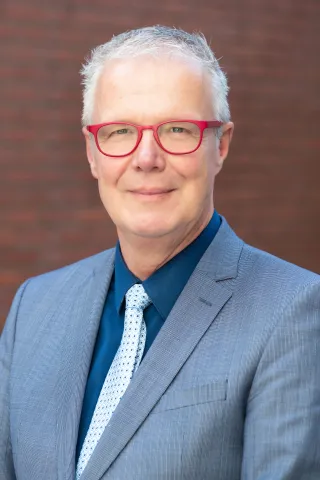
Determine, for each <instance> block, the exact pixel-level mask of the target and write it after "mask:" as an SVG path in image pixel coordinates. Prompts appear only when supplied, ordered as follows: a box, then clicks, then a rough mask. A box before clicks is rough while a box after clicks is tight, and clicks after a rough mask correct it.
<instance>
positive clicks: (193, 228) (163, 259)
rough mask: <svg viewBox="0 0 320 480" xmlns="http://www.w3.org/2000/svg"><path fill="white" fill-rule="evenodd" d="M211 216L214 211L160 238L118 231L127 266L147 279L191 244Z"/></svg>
mask: <svg viewBox="0 0 320 480" xmlns="http://www.w3.org/2000/svg"><path fill="white" fill-rule="evenodd" d="M211 216H212V212H210V215H207V216H206V217H205V218H204V219H201V220H199V221H198V222H197V223H196V224H193V225H186V226H184V228H181V230H180V231H179V232H175V235H173V234H171V235H165V236H163V237H160V238H145V237H138V236H135V235H129V236H128V235H124V234H123V233H122V232H120V231H118V237H119V243H120V246H121V253H122V256H123V259H124V261H125V262H126V265H127V267H128V268H129V270H130V271H131V272H132V273H133V274H134V275H135V276H136V277H138V278H139V279H140V280H142V281H143V280H145V279H146V278H148V277H149V276H150V275H152V273H154V272H155V271H156V270H158V269H159V268H161V267H162V266H163V265H164V264H165V263H167V262H168V261H169V260H171V258H173V257H174V256H176V255H177V254H178V253H179V252H181V251H182V250H183V249H184V248H186V247H187V246H188V245H190V243H192V242H193V241H194V240H195V239H196V238H197V237H198V236H199V235H200V233H201V232H202V231H203V230H204V229H205V227H206V226H207V225H208V223H209V221H210V219H211Z"/></svg>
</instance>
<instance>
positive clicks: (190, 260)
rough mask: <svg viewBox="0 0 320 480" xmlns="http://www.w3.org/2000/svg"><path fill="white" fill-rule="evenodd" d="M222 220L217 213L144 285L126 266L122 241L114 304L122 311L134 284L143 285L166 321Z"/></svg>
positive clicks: (118, 246) (116, 257)
mask: <svg viewBox="0 0 320 480" xmlns="http://www.w3.org/2000/svg"><path fill="white" fill-rule="evenodd" d="M220 223H221V218H220V216H219V214H218V213H217V212H216V211H215V212H214V214H213V216H212V217H211V220H210V222H209V223H208V225H207V226H206V228H205V229H204V230H203V231H202V232H201V233H200V235H199V236H198V237H197V238H196V239H195V240H194V241H193V242H192V243H190V245H188V246H187V247H186V248H185V249H183V250H182V251H181V252H179V253H178V254H177V255H176V256H174V257H173V258H172V259H171V260H169V261H168V262H167V263H165V264H164V265H163V266H162V267H161V268H159V269H158V270H156V271H155V272H154V273H153V274H152V275H150V277H148V278H147V279H146V280H144V281H143V282H141V280H140V279H139V278H138V277H136V276H135V275H134V274H133V273H132V272H131V271H130V270H129V269H128V267H127V265H126V263H125V261H124V259H123V257H122V254H121V249H120V244H119V242H118V243H117V247H116V255H115V302H116V309H117V312H118V313H119V312H120V309H121V305H122V302H123V300H124V297H125V294H126V293H127V291H128V290H129V288H131V287H132V286H133V285H134V284H135V283H142V284H143V286H144V288H145V291H146V292H147V294H148V295H149V297H150V299H151V301H152V303H153V305H154V306H155V308H156V309H157V311H158V312H159V314H160V315H161V317H162V319H163V320H165V319H166V318H167V316H168V315H169V313H170V311H171V309H172V307H173V305H174V304H175V302H176V301H177V299H178V297H179V295H180V293H181V292H182V290H183V289H184V287H185V285H186V283H187V281H188V280H189V277H190V276H191V274H192V272H193V270H194V269H195V267H196V266H197V264H198V263H199V261H200V258H201V257H202V255H203V254H204V252H205V251H206V250H207V248H208V247H209V245H210V243H211V242H212V240H213V238H214V237H215V235H216V233H217V231H218V230H219V227H220Z"/></svg>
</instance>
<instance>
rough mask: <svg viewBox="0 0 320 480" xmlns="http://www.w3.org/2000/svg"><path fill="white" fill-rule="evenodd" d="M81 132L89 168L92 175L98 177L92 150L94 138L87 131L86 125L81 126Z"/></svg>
mask: <svg viewBox="0 0 320 480" xmlns="http://www.w3.org/2000/svg"><path fill="white" fill-rule="evenodd" d="M82 133H83V136H84V138H85V142H86V152H87V159H88V162H89V165H90V170H91V173H92V176H93V177H94V178H98V169H97V162H96V159H95V155H94V153H95V152H94V150H95V143H94V139H93V137H92V136H91V134H90V132H88V130H87V128H86V127H83V128H82Z"/></svg>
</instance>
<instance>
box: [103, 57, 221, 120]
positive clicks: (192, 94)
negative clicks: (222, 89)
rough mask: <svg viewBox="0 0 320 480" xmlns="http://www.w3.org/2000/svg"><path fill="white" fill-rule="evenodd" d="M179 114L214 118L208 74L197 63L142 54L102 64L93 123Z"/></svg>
mask: <svg viewBox="0 0 320 480" xmlns="http://www.w3.org/2000/svg"><path fill="white" fill-rule="evenodd" d="M179 115H180V116H181V115H182V116H183V118H187V117H188V115H192V117H191V119H195V120H196V119H205V120H210V119H213V118H214V109H213V98H212V88H211V83H210V75H209V73H208V72H207V71H206V70H204V69H203V67H202V66H201V65H200V63H199V62H197V61H196V60H193V59H186V58H184V57H181V56H180V57H177V56H174V57H172V56H170V57H169V56H163V57H151V56H143V57H136V58H133V59H114V60H111V61H109V62H108V63H107V64H106V66H105V68H104V70H103V72H102V74H101V77H100V79H99V81H98V84H97V90H96V97H95V108H94V121H95V123H99V122H102V121H113V120H118V121H120V120H121V118H122V120H123V121H129V120H131V121H135V122H138V121H142V120H143V121H144V123H145V122H146V121H147V122H151V123H153V122H157V121H162V120H166V119H168V118H179ZM120 117H121V118H120ZM139 119H141V120H139Z"/></svg>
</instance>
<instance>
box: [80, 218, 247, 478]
mask: <svg viewBox="0 0 320 480" xmlns="http://www.w3.org/2000/svg"><path fill="white" fill-rule="evenodd" d="M242 245H243V242H241V241H240V240H239V239H238V238H237V237H236V236H235V235H234V234H233V232H232V231H231V229H230V228H229V227H228V226H227V224H226V222H225V221H224V224H223V225H222V226H221V227H220V230H219V232H218V234H217V236H216V237H215V240H214V241H213V243H212V244H211V246H210V247H209V249H208V250H207V252H206V253H205V255H204V256H203V257H202V259H201V261H200V262H199V264H198V266H197V268H196V269H195V271H194V273H193V275H192V276H191V278H190V280H189V282H188V283H187V285H186V287H185V288H184V290H183V292H182V294H181V295H180V297H179V299H178V300H177V302H176V304H175V306H174V307H173V309H172V311H171V313H170V315H169V317H168V318H167V320H166V322H165V323H164V325H163V327H162V329H161V330H160V332H159V334H158V336H157V337H156V339H155V341H154V343H153V345H152V347H151V348H150V350H149V351H148V353H147V355H146V357H145V359H144V360H143V362H142V364H141V366H140V367H139V369H138V371H137V373H136V375H135V377H134V379H133V380H132V382H131V383H130V385H129V387H128V389H127V391H126V393H125V395H124V396H123V398H122V399H121V402H120V404H119V406H118V408H117V409H116V411H115V413H114V414H113V416H112V418H111V420H110V422H109V424H108V426H107V427H106V429H105V431H104V433H103V435H102V437H101V439H100V441H99V443H98V445H97V447H96V449H95V450H94V452H93V454H92V456H91V458H90V460H89V462H88V465H87V467H86V468H85V470H84V472H83V474H82V477H81V478H82V479H83V480H97V479H100V478H101V476H102V475H103V474H104V473H105V472H106V471H107V470H108V468H109V467H110V465H111V464H112V462H113V461H114V460H115V459H116V458H117V456H118V455H119V453H120V452H121V451H122V450H123V448H124V447H125V446H126V444H127V443H128V442H129V440H130V439H131V438H132V436H133V435H134V434H135V432H136V431H137V429H138V428H139V427H140V425H141V424H142V422H143V421H144V420H145V419H146V417H147V416H148V414H149V413H150V411H151V410H152V408H153V407H154V406H155V404H156V403H157V402H158V401H159V399H160V398H161V396H162V395H163V394H164V392H165V391H166V389H167V388H168V386H169V385H170V383H171V382H172V381H173V379H174V378H175V376H176V375H177V374H178V372H179V371H180V369H181V368H182V366H183V365H184V363H185V362H186V360H187V359H188V357H189V356H190V355H191V353H192V351H193V350H194V348H195V347H196V345H197V344H198V342H199V341H200V339H201V338H202V337H203V335H204V334H205V332H206V331H207V329H208V328H209V327H210V325H211V324H212V322H213V321H214V319H215V318H216V316H217V315H218V314H219V312H220V310H221V309H222V308H223V306H224V305H225V303H226V302H227V301H228V300H229V298H230V297H231V295H232V290H231V289H230V288H228V287H227V282H224V280H227V279H230V278H233V277H234V276H235V275H236V274H237V264H238V260H239V256H240V251H241V249H242ZM226 248H227V249H228V255H227V256H226V255H225V249H226ZM216 259H221V261H222V262H223V263H224V268H223V266H222V265H221V261H219V260H216ZM164 358H165V361H164Z"/></svg>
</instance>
